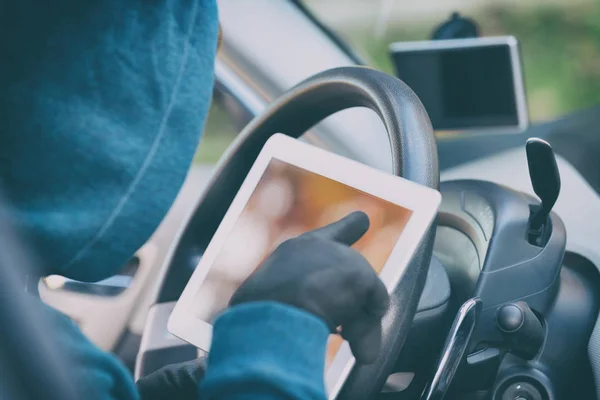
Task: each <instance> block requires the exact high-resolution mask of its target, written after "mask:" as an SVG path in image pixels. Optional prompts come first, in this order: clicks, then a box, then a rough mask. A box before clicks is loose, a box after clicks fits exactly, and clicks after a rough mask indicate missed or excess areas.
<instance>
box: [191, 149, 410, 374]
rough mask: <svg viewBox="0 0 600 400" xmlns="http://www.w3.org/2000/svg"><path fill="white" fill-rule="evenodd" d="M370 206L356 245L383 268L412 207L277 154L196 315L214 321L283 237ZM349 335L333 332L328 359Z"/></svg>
mask: <svg viewBox="0 0 600 400" xmlns="http://www.w3.org/2000/svg"><path fill="white" fill-rule="evenodd" d="M357 210H360V211H364V212H365V213H366V214H367V215H368V216H369V219H370V221H371V225H370V228H369V230H368V232H367V233H366V234H365V235H364V236H363V237H362V238H361V239H360V240H359V241H358V242H357V243H356V244H355V245H354V246H353V247H354V248H355V249H356V250H358V251H359V252H360V253H361V254H362V255H363V256H364V257H365V258H366V259H367V260H368V261H369V262H370V264H371V265H372V266H373V268H374V269H375V270H376V271H377V273H379V272H380V271H381V269H382V268H383V267H384V265H385V263H386V261H387V259H388V257H389V256H390V253H391V252H392V250H393V248H394V246H395V245H396V243H397V241H398V238H399V237H400V234H401V233H402V231H403V230H404V227H405V226H406V224H407V222H408V220H409V218H410V216H411V214H412V211H411V210H408V209H406V208H403V207H400V206H398V205H396V204H393V203H390V202H388V201H386V200H383V199H381V198H379V197H375V196H372V195H370V194H368V193H365V192H362V191H360V190H358V189H355V188H352V187H350V186H347V185H345V184H343V183H340V182H337V181H334V180H332V179H329V178H326V177H324V176H321V175H318V174H315V173H313V172H310V171H307V170H305V169H302V168H299V167H296V166H293V165H290V164H287V163H285V162H282V161H280V160H276V159H273V160H271V162H270V163H269V165H268V166H267V169H266V170H265V172H264V174H263V176H262V177H261V179H260V181H259V182H258V184H257V186H256V188H255V189H254V192H253V193H252V195H251V197H250V199H249V201H248V203H247V204H246V207H245V208H244V210H243V211H242V213H241V215H240V217H239V219H238V220H237V221H236V223H235V225H234V227H233V229H232V231H231V232H230V234H229V237H228V239H227V240H226V242H225V244H224V246H223V247H222V248H221V250H220V253H219V254H218V256H217V258H216V259H215V262H214V264H213V265H212V267H211V269H210V271H209V272H208V274H207V276H206V278H205V280H204V281H203V283H202V285H201V287H200V289H199V290H198V292H197V293H196V297H195V299H194V302H193V304H194V306H193V310H192V312H193V314H194V315H195V316H196V317H198V318H200V319H202V320H204V321H209V322H212V321H213V320H214V318H215V317H216V316H217V315H218V314H219V313H220V312H221V311H222V310H223V309H225V308H226V307H227V304H228V302H229V299H230V298H231V296H232V295H233V293H234V292H235V290H236V289H237V288H238V287H239V286H240V285H241V283H242V282H243V281H244V280H245V279H246V278H247V277H248V276H249V275H250V274H251V273H252V272H253V271H254V270H256V268H258V267H259V266H260V265H261V263H262V261H263V260H264V259H265V258H266V257H268V256H269V254H270V253H271V252H272V251H273V250H274V249H275V248H276V247H277V246H278V245H279V244H280V243H281V242H283V241H285V240H287V239H290V238H293V237H296V236H298V235H301V234H302V233H305V232H307V231H310V230H313V229H316V228H319V227H322V226H324V225H327V224H329V223H332V222H334V221H337V220H339V219H340V218H342V217H344V216H346V215H347V214H349V213H351V212H353V211H357ZM342 342H343V340H342V339H341V337H339V336H338V335H331V337H330V340H329V344H328V348H327V363H328V365H329V363H330V362H331V361H332V360H333V358H334V356H335V354H336V353H337V351H338V349H339V347H340V345H341V344H342Z"/></svg>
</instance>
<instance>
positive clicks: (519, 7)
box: [304, 0, 600, 122]
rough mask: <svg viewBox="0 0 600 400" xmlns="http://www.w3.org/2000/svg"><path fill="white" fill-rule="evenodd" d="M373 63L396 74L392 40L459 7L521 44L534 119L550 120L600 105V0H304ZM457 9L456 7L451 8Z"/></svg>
mask: <svg viewBox="0 0 600 400" xmlns="http://www.w3.org/2000/svg"><path fill="white" fill-rule="evenodd" d="M304 4H305V5H306V6H307V7H308V9H309V10H310V11H311V12H312V13H314V14H315V16H316V17H317V18H318V19H319V20H320V21H322V22H323V23H324V24H325V25H326V26H328V27H329V28H330V29H332V30H333V31H334V32H336V33H337V34H338V35H339V36H340V37H342V38H343V39H344V40H345V41H346V42H348V44H349V45H350V47H352V48H353V49H354V50H356V51H357V52H358V53H359V54H361V55H362V56H363V57H364V58H365V59H366V60H367V61H368V62H369V64H371V65H373V66H375V67H377V68H380V69H382V70H384V71H386V72H389V73H393V68H392V64H391V62H390V60H389V58H388V57H387V47H388V44H389V43H392V42H396V41H408V40H425V39H428V38H429V36H430V35H431V33H432V32H433V30H434V28H435V26H436V25H437V24H439V23H441V22H442V21H444V20H445V19H447V18H448V17H449V16H450V14H451V13H452V12H453V11H459V12H461V13H462V14H463V15H465V16H468V17H471V18H474V19H475V20H476V21H477V22H478V23H479V25H480V27H481V32H482V34H483V35H485V36H499V35H514V36H516V37H517V38H518V39H519V41H520V43H521V52H522V57H523V64H524V74H525V85H526V89H527V99H528V103H529V112H530V119H531V120H532V121H534V122H536V121H538V122H539V121H547V120H552V119H555V118H557V117H560V116H562V115H565V114H568V113H571V112H574V111H577V110H580V109H584V108H588V107H590V106H593V105H595V104H598V103H600V2H598V1H596V0H577V1H541V0H522V1H508V0H488V1H485V2H474V1H471V0H455V1H452V2H439V1H435V0H422V1H419V2H415V1H410V0H377V1H375V0H374V1H364V0H305V2H304ZM450 7H452V8H450Z"/></svg>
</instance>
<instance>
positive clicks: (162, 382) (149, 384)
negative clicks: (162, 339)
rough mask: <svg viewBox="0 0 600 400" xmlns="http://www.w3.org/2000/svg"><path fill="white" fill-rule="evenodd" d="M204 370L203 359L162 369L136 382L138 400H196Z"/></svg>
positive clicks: (204, 361) (204, 363) (204, 362)
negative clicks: (138, 394)
mask: <svg viewBox="0 0 600 400" xmlns="http://www.w3.org/2000/svg"><path fill="white" fill-rule="evenodd" d="M205 370H206V360H205V359H204V358H200V359H197V360H192V361H187V362H184V363H180V364H173V365H168V366H166V367H163V368H161V369H159V370H158V371H155V372H153V373H151V374H150V375H148V376H144V377H142V378H140V380H138V381H137V382H136V386H137V388H138V391H139V393H140V400H163V399H173V400H198V387H199V386H200V381H202V379H203V378H204V372H205Z"/></svg>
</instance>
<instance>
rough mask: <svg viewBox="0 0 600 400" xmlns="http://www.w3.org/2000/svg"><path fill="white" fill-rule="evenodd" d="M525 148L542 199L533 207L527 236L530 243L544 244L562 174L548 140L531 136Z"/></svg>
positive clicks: (532, 180)
mask: <svg viewBox="0 0 600 400" xmlns="http://www.w3.org/2000/svg"><path fill="white" fill-rule="evenodd" d="M525 149H526V151H527V164H528V166H529V178H530V179H531V185H532V186H533V190H534V191H535V194H537V195H538V197H539V198H540V200H541V201H542V203H541V205H540V206H539V207H536V208H535V209H532V211H533V214H532V215H531V217H530V218H529V230H528V233H527V237H528V241H529V243H531V244H534V245H536V246H543V245H544V244H545V242H546V241H547V239H548V237H549V236H550V229H549V228H548V225H549V224H548V216H549V215H550V211H552V207H554V204H555V203H556V199H557V198H558V194H559V193H560V174H559V172H558V165H557V164H556V158H555V157H554V151H553V150H552V147H551V146H550V144H549V143H548V142H546V141H544V140H542V139H539V138H531V139H528V140H527V144H526V145H525Z"/></svg>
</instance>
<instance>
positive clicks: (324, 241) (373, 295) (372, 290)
mask: <svg viewBox="0 0 600 400" xmlns="http://www.w3.org/2000/svg"><path fill="white" fill-rule="evenodd" d="M368 229H369V218H368V217H367V215H366V214H365V213H363V212H354V213H352V214H350V215H348V216H346V217H345V218H342V219H341V220H339V221H337V222H334V223H333V224H330V225H327V226H325V227H323V228H320V229H317V230H314V231H311V232H308V233H305V234H303V235H301V236H299V237H297V238H294V239H290V240H288V241H286V242H284V243H282V244H281V245H279V247H277V249H275V251H274V252H273V253H272V254H271V255H270V256H269V258H267V259H266V260H265V262H264V263H263V264H262V266H261V267H260V268H259V269H258V270H257V271H256V272H255V273H254V274H252V275H251V276H250V277H249V278H248V279H247V280H246V281H245V282H244V283H243V284H242V285H241V286H240V287H239V288H238V290H237V291H236V292H235V293H234V295H233V297H232V298H231V301H230V305H231V306H234V305H236V304H241V303H248V302H254V301H277V302H280V303H285V304H289V305H292V306H294V307H298V308H300V309H303V310H305V311H308V312H310V313H312V314H314V315H316V316H317V317H320V318H322V319H323V320H324V321H325V322H326V323H327V324H328V325H329V326H330V328H331V329H332V332H336V331H337V327H340V326H341V332H340V333H341V335H342V336H343V337H344V339H346V340H347V341H348V342H349V343H350V347H351V349H352V353H354V357H355V358H356V361H357V362H358V363H361V364H369V363H372V362H374V361H375V359H376V358H377V355H378V354H379V349H380V347H381V318H382V317H383V316H384V315H385V313H386V311H387V309H388V305H389V296H388V293H387V290H386V287H385V286H384V284H383V282H381V280H380V279H379V277H378V276H377V274H376V273H375V271H374V270H373V268H372V267H371V265H370V264H369V262H368V261H367V260H366V259H365V258H364V257H363V256H362V255H361V254H360V253H359V252H357V251H356V250H354V249H352V248H351V247H350V245H352V244H354V243H355V242H356V241H358V239H360V238H361V237H362V236H363V235H364V234H365V232H366V231H367V230H368Z"/></svg>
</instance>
